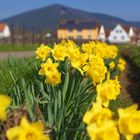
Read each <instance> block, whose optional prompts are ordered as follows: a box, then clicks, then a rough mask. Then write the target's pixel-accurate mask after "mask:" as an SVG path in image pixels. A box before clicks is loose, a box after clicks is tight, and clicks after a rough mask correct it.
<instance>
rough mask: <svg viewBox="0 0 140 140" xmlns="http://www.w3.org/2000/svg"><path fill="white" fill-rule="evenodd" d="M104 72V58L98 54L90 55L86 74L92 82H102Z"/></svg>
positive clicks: (105, 70) (105, 69) (105, 71)
mask: <svg viewBox="0 0 140 140" xmlns="http://www.w3.org/2000/svg"><path fill="white" fill-rule="evenodd" d="M106 73H107V68H106V66H105V64H104V60H103V59H102V58H101V57H99V56H95V55H92V58H91V59H90V62H89V67H88V70H87V74H88V76H89V77H90V78H91V79H92V80H93V84H94V85H96V84H97V83H100V82H102V80H104V78H105V74H106Z"/></svg>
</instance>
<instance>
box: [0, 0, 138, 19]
mask: <svg viewBox="0 0 140 140" xmlns="http://www.w3.org/2000/svg"><path fill="white" fill-rule="evenodd" d="M0 2H1V4H0V19H4V18H7V17H10V16H13V15H17V14H19V13H22V12H26V11H28V10H33V9H37V8H41V7H45V6H48V5H51V4H62V5H66V6H69V7H73V8H77V9H81V10H84V11H89V12H93V13H104V14H109V15H112V16H116V17H120V18H123V19H125V20H128V21H140V0H0Z"/></svg>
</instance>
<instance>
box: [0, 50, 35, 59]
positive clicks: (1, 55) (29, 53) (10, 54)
mask: <svg viewBox="0 0 140 140" xmlns="http://www.w3.org/2000/svg"><path fill="white" fill-rule="evenodd" d="M34 55H35V52H34V51H22V52H0V59H6V58H9V57H18V58H21V57H30V56H34Z"/></svg>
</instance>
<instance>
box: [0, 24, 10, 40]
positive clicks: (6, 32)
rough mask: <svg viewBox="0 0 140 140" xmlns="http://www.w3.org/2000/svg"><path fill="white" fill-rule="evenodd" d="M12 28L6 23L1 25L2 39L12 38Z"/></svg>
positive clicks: (0, 36)
mask: <svg viewBox="0 0 140 140" xmlns="http://www.w3.org/2000/svg"><path fill="white" fill-rule="evenodd" d="M10 35H11V33H10V28H9V26H8V25H7V24H5V23H0V38H8V37H10Z"/></svg>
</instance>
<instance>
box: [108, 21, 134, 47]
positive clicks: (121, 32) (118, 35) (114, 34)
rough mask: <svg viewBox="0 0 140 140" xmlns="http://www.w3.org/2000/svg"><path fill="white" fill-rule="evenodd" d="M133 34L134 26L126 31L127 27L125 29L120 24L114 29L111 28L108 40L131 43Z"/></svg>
mask: <svg viewBox="0 0 140 140" xmlns="http://www.w3.org/2000/svg"><path fill="white" fill-rule="evenodd" d="M132 35H133V31H132V28H130V30H127V31H126V29H124V28H123V26H121V25H120V24H118V25H117V26H116V27H115V28H114V29H113V30H111V32H110V34H109V37H108V41H109V42H110V43H121V44H124V43H129V42H130V41H131V37H132Z"/></svg>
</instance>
